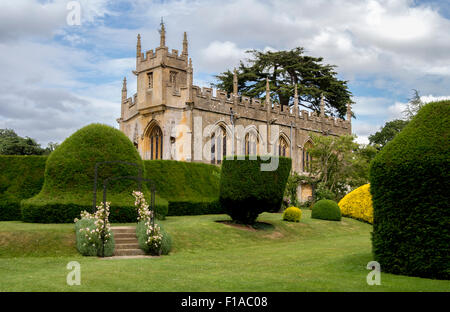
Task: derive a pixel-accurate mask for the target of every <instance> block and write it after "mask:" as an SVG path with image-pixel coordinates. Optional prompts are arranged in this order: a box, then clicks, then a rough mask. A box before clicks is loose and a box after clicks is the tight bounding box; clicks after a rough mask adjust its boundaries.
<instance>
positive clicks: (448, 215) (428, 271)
mask: <svg viewBox="0 0 450 312" xmlns="http://www.w3.org/2000/svg"><path fill="white" fill-rule="evenodd" d="M449 130H450V101H441V102H434V103H429V104H427V105H425V106H424V107H423V108H422V109H421V110H420V111H419V112H418V114H417V115H416V116H415V117H414V118H413V119H412V120H411V121H410V122H409V124H408V125H407V126H406V127H405V128H404V129H403V130H402V131H401V132H400V133H399V134H398V135H397V136H396V137H395V138H394V139H393V140H392V141H391V142H389V143H388V144H387V145H386V146H385V147H384V148H383V149H382V150H381V151H380V153H379V154H378V155H377V156H376V157H375V159H374V160H373V162H372V164H371V168H370V192H371V193H372V200H373V209H374V212H373V213H374V215H373V237H372V246H373V253H374V256H375V260H376V261H378V262H379V263H380V265H381V270H383V271H385V272H389V273H394V274H404V275H413V276H420V277H430V278H442V279H449V278H450V244H449V242H450V226H449V225H450V206H449V202H450V192H449V189H450V175H449V168H450V146H449V142H450V141H449V132H450V131H449Z"/></svg>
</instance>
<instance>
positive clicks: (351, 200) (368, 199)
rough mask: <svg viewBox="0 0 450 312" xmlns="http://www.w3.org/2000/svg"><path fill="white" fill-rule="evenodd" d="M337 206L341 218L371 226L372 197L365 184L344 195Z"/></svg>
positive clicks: (368, 186)
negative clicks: (352, 219) (361, 221)
mask: <svg viewBox="0 0 450 312" xmlns="http://www.w3.org/2000/svg"><path fill="white" fill-rule="evenodd" d="M338 205H339V208H340V209H341V213H342V215H343V216H345V217H351V218H355V219H358V220H363V221H366V222H368V223H371V224H373V205H372V195H371V194H370V184H365V185H363V186H360V187H358V188H357V189H354V190H353V191H351V192H350V193H348V194H347V195H345V196H344V198H342V199H341V200H340V202H339V204H338Z"/></svg>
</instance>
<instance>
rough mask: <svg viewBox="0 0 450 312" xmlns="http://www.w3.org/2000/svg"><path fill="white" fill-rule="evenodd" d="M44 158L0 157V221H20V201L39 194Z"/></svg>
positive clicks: (45, 158)
mask: <svg viewBox="0 0 450 312" xmlns="http://www.w3.org/2000/svg"><path fill="white" fill-rule="evenodd" d="M46 160H47V157H45V156H3V155H2V156H0V221H8V220H21V219H22V216H21V213H20V201H21V200H22V199H26V198H29V197H32V196H34V195H36V194H37V193H39V191H40V190H41V188H42V184H43V183H44V170H45V161H46Z"/></svg>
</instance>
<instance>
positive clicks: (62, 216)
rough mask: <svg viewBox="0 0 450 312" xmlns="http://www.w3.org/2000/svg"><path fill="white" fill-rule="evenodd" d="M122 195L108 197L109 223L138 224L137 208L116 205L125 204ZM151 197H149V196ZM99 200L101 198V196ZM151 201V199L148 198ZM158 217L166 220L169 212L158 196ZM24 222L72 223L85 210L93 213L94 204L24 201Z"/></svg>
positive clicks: (75, 201) (163, 201)
mask: <svg viewBox="0 0 450 312" xmlns="http://www.w3.org/2000/svg"><path fill="white" fill-rule="evenodd" d="M125 196H126V195H124V194H123V195H120V196H118V197H116V198H110V197H108V198H107V200H108V201H111V206H110V216H109V221H110V222H111V223H126V222H136V220H137V215H138V214H137V208H136V207H135V206H131V205H128V206H125V205H117V204H116V203H120V202H123V197H125ZM148 196H149V195H148ZM97 198H101V195H100V194H99V195H98V196H97ZM147 199H148V201H150V197H147ZM155 202H156V209H155V210H156V211H155V212H156V217H157V218H158V219H164V218H165V216H166V215H167V211H168V202H167V201H166V200H165V199H163V198H160V197H158V196H156V201H155ZM21 207H22V220H23V221H25V222H33V223H71V222H73V220H74V219H75V218H79V217H80V213H81V212H82V211H83V210H86V211H88V212H92V202H90V203H87V202H84V203H80V202H79V201H77V200H76V199H75V198H74V199H73V200H72V201H71V202H69V201H66V202H64V203H61V202H52V201H49V200H42V201H38V200H36V199H33V200H32V201H30V200H24V201H22V204H21Z"/></svg>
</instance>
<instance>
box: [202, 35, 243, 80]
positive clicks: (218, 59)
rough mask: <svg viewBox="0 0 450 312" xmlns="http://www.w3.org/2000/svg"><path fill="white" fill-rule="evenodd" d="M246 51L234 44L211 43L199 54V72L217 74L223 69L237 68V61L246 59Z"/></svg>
mask: <svg viewBox="0 0 450 312" xmlns="http://www.w3.org/2000/svg"><path fill="white" fill-rule="evenodd" d="M245 50H246V49H240V48H238V47H237V46H236V44H235V43H234V42H230V41H225V42H220V41H213V42H211V43H210V44H209V45H208V46H207V47H206V48H205V49H203V50H202V51H201V52H200V53H201V56H202V57H201V61H200V62H199V63H198V68H199V69H200V70H204V71H206V70H208V71H210V72H218V71H221V70H223V69H224V68H233V67H238V65H239V60H242V59H244V58H245V57H246V55H245Z"/></svg>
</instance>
